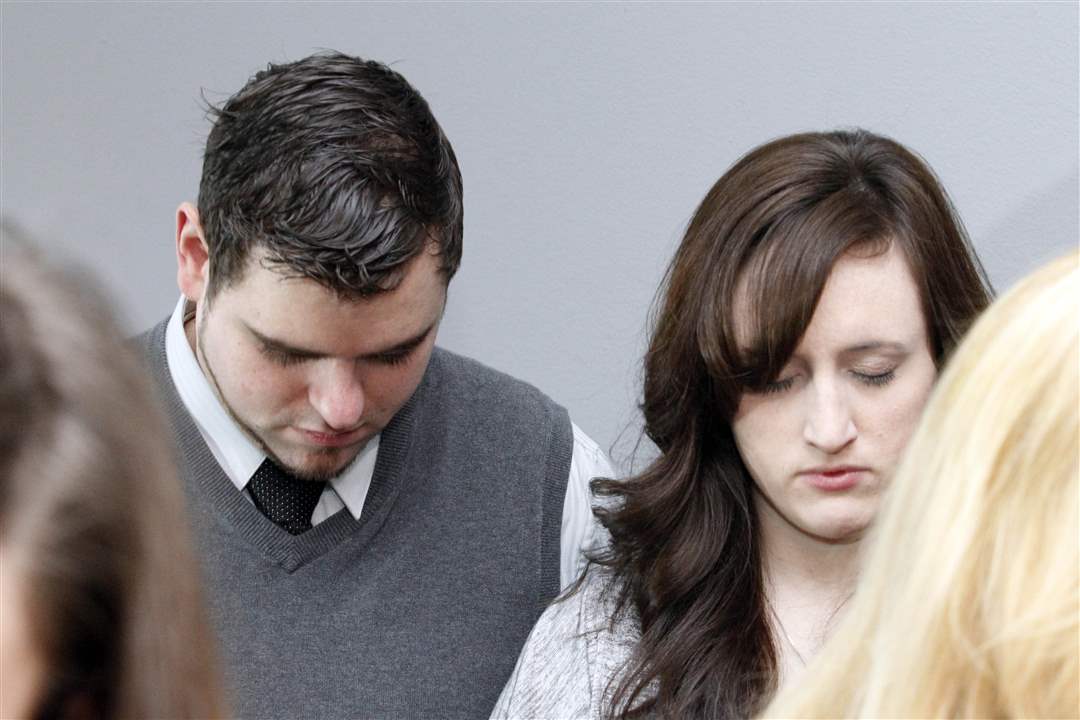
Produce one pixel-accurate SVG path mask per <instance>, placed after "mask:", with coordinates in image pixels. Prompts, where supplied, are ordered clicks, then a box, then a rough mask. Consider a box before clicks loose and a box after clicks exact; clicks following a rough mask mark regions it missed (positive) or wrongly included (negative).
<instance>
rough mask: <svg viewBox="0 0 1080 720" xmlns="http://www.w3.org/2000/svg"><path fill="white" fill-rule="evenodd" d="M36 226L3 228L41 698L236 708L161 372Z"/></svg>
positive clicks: (103, 706)
mask: <svg viewBox="0 0 1080 720" xmlns="http://www.w3.org/2000/svg"><path fill="white" fill-rule="evenodd" d="M24 242H25V241H23V240H21V239H20V238H17V233H16V232H15V231H14V230H13V229H12V228H11V227H10V226H8V225H6V224H4V225H3V226H2V228H0V246H2V247H3V253H4V259H3V266H2V268H0V546H2V547H3V549H4V558H5V563H10V565H8V566H7V567H6V568H5V570H7V571H10V573H11V575H13V576H15V577H17V578H18V580H19V582H18V586H19V587H20V588H21V589H22V593H21V594H22V595H23V597H22V601H21V603H20V604H21V606H22V607H23V608H24V610H25V612H26V614H27V616H28V617H26V618H25V619H26V622H27V623H28V625H29V635H30V639H31V641H32V643H33V645H34V646H35V649H36V651H37V652H38V653H39V654H40V658H41V660H42V661H43V665H44V668H45V677H44V678H43V682H42V685H43V687H41V688H40V691H39V692H37V693H36V702H35V705H34V708H33V709H32V712H33V713H34V716H35V717H39V718H73V717H78V718H106V717H146V718H149V717H155V718H195V717H200V718H205V717H222V716H224V715H225V714H226V710H225V708H224V705H223V700H222V693H221V689H220V681H219V673H218V670H219V669H218V666H217V662H216V648H215V645H214V643H215V641H214V639H213V637H212V636H211V633H210V630H209V626H208V624H207V618H206V616H205V611H204V608H203V600H202V593H201V590H200V587H199V578H198V574H197V569H196V565H195V561H194V558H193V554H192V550H191V541H190V538H189V535H188V528H187V520H186V508H185V503H184V498H183V493H182V490H181V487H180V485H179V483H178V480H177V478H176V474H175V470H174V469H173V466H172V463H171V457H170V454H169V451H168V449H167V445H166V443H165V440H164V438H165V437H166V435H165V433H164V426H163V422H162V420H161V418H160V417H159V413H158V410H157V408H156V407H155V405H154V404H153V401H152V400H151V398H152V393H151V390H150V387H149V384H148V381H147V379H146V378H144V376H143V373H142V372H141V368H140V367H139V366H138V364H137V361H136V360H135V358H134V357H133V356H132V355H130V354H129V352H128V350H127V347H126V344H125V342H124V340H123V338H122V337H121V336H120V334H119V332H118V331H117V329H116V327H115V326H114V325H113V323H112V321H111V320H110V317H111V313H110V312H109V310H108V308H107V307H105V305H104V303H103V302H101V300H100V299H99V297H98V295H97V293H95V292H94V291H93V290H91V289H89V288H87V287H84V285H83V284H80V283H78V282H76V281H75V280H73V278H71V277H69V276H66V275H61V274H59V273H57V272H56V271H54V270H51V269H49V268H47V267H46V266H45V265H43V264H42V263H41V262H40V261H39V260H38V259H37V258H35V257H33V256H32V254H31V252H30V251H29V250H28V249H27V248H26V247H25V245H24ZM9 610H10V609H9Z"/></svg>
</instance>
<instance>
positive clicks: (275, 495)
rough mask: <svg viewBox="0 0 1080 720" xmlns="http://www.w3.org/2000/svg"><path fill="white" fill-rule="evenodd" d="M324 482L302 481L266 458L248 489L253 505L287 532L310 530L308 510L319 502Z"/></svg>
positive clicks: (313, 510) (252, 478)
mask: <svg viewBox="0 0 1080 720" xmlns="http://www.w3.org/2000/svg"><path fill="white" fill-rule="evenodd" d="M324 487H326V483H324V482H313V481H311V480H301V479H300V478H298V477H294V476H293V475H290V474H289V473H287V472H285V471H284V470H282V469H281V468H280V467H278V466H277V464H276V463H274V462H273V461H271V460H270V458H267V459H265V460H263V463H262V465H260V466H259V469H258V470H256V471H255V474H254V475H252V476H251V482H249V483H248V489H249V490H251V497H252V498H253V499H254V500H255V507H257V508H259V510H261V511H262V514H263V515H265V516H266V517H268V518H270V519H271V520H273V521H274V523H276V524H277V525H278V527H280V528H282V529H283V530H285V531H286V532H288V533H289V534H290V535H299V534H300V533H302V532H304V531H306V530H310V529H311V513H313V512H315V506H316V505H318V504H319V497H320V496H321V495H322V492H323V488H324Z"/></svg>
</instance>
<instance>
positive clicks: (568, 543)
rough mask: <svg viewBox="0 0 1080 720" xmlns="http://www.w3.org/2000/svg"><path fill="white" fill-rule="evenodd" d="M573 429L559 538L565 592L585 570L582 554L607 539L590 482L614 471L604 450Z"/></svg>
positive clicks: (611, 475)
mask: <svg viewBox="0 0 1080 720" xmlns="http://www.w3.org/2000/svg"><path fill="white" fill-rule="evenodd" d="M571 424H572V423H571ZM572 425H573V424H572ZM573 429H574V449H573V455H572V457H571V459H570V477H569V478H568V479H567V482H566V500H565V501H564V502H563V515H562V533H561V536H560V541H561V544H560V556H559V580H560V585H561V587H562V589H564V590H565V589H566V588H567V587H568V586H569V585H570V584H571V583H573V582H574V581H575V580H577V578H578V576H579V575H580V574H581V573H582V571H583V570H584V569H585V565H586V562H587V561H586V559H585V551H586V550H594V549H597V548H600V547H602V546H603V545H605V544H607V540H608V534H607V531H606V530H605V529H604V527H603V526H602V525H601V524H600V523H599V522H598V521H597V520H596V518H595V517H594V516H593V513H592V494H591V493H590V491H589V482H590V481H591V480H592V479H593V478H595V477H605V478H613V477H615V470H614V468H612V466H611V461H610V460H609V459H608V457H607V455H606V454H605V453H604V451H603V450H601V449H600V447H599V446H598V445H597V444H596V443H595V442H594V441H593V440H592V438H590V437H589V436H588V435H586V434H585V433H584V432H582V430H581V428H579V427H578V426H577V425H573Z"/></svg>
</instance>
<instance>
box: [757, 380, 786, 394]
mask: <svg viewBox="0 0 1080 720" xmlns="http://www.w3.org/2000/svg"><path fill="white" fill-rule="evenodd" d="M793 384H795V378H794V377H789V378H786V379H784V380H774V381H773V382H770V383H765V384H764V385H762V386H761V389H760V390H759V392H760V393H762V394H763V395H772V394H775V393H782V392H784V391H785V390H788V389H789V388H791V386H792V385H793Z"/></svg>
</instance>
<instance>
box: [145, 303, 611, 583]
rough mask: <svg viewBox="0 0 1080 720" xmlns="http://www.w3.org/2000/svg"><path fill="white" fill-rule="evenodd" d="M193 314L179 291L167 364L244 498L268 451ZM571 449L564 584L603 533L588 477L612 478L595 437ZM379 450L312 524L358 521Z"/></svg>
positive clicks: (370, 446) (352, 469) (368, 452)
mask: <svg viewBox="0 0 1080 720" xmlns="http://www.w3.org/2000/svg"><path fill="white" fill-rule="evenodd" d="M192 313H194V305H193V304H192V303H189V302H188V301H187V299H186V298H185V297H183V296H181V297H180V300H179V301H178V302H177V303H176V309H175V310H174V311H173V314H172V317H170V318H169V325H168V328H167V329H166V331H165V356H166V358H167V359H168V363H169V373H170V375H172V380H173V384H174V385H175V386H176V392H177V393H178V394H179V395H180V399H181V400H182V401H183V403H184V407H185V408H187V411H188V413H189V414H190V415H191V417H192V419H194V421H195V425H196V426H197V427H198V428H199V432H200V433H201V434H202V437H203V440H205V441H206V444H207V446H208V447H209V448H210V451H211V452H212V453H213V454H214V459H216V460H217V462H218V464H219V465H220V466H221V468H222V469H223V470H224V471H225V474H226V475H227V476H228V477H229V479H230V480H232V481H233V484H234V485H236V487H237V489H239V490H240V491H242V492H243V493H244V495H245V496H246V497H248V499H249V500H250V499H251V496H250V494H249V493H248V491H247V490H246V487H247V484H248V481H249V480H250V479H251V476H252V475H253V474H254V473H255V470H256V469H257V468H258V467H259V465H261V464H262V462H263V461H264V460H265V459H266V453H264V452H263V451H262V449H260V448H259V447H258V446H256V445H255V443H253V442H252V441H251V439H250V438H249V437H248V436H247V435H246V434H245V433H244V431H243V430H241V429H240V428H239V427H238V426H237V425H236V423H235V422H234V421H233V419H232V418H231V417H230V416H229V413H228V412H226V410H225V408H224V407H223V406H222V405H221V401H220V400H218V397H217V395H216V394H215V393H214V390H213V388H211V387H210V383H209V382H208V381H207V380H206V377H205V376H204V375H203V372H202V368H200V367H199V363H198V360H196V359H195V353H194V352H193V351H192V349H191V346H190V345H189V344H188V341H187V335H185V333H184V322H185V321H186V320H187V319H188V318H189V317H190V316H191V314H192ZM571 425H572V426H573V430H574V450H573V455H572V457H571V460H570V476H569V478H568V480H567V483H566V500H565V502H564V503H563V515H562V532H561V535H560V540H561V542H560V556H559V560H560V562H559V577H560V580H561V585H562V587H564V588H565V587H566V586H567V585H569V584H570V583H571V582H573V581H574V580H576V579H577V576H578V575H579V574H580V572H581V570H582V569H584V567H585V557H584V555H583V554H582V551H584V550H587V549H589V548H593V547H596V546H597V545H599V544H600V543H602V542H604V541H605V539H606V537H607V534H606V532H605V531H604V529H603V527H601V526H600V524H599V523H598V522H596V519H595V518H594V517H593V514H592V509H591V507H590V505H591V502H590V493H589V481H590V480H592V479H593V478H594V477H609V478H610V477H614V476H615V474H614V470H613V469H612V467H611V462H610V461H609V460H608V458H607V456H606V455H605V454H604V452H603V450H601V449H600V448H599V447H598V446H597V444H596V443H595V442H593V441H592V439H591V438H589V436H588V435H586V434H585V433H584V432H582V431H581V428H579V427H578V426H577V425H573V423H571ZM378 451H379V436H378V435H376V436H374V437H373V438H371V439H370V440H369V441H368V442H367V445H365V446H364V449H363V450H361V451H360V454H359V456H357V459H356V462H354V463H353V464H352V465H350V466H349V469H348V470H347V471H345V472H344V473H342V474H341V475H339V476H338V477H336V478H334V479H332V480H331V481H330V482H329V483H327V486H326V489H325V490H324V491H323V494H322V496H321V497H320V498H319V504H318V505H316V506H315V512H313V513H312V515H311V523H312V525H318V524H319V523H320V522H322V521H323V520H325V519H327V518H328V517H330V516H331V515H333V514H334V513H336V512H337V511H338V510H340V509H341V508H343V507H345V508H348V510H349V513H350V514H352V516H353V517H354V518H355V519H357V520H359V519H360V512H361V510H363V509H364V500H365V499H366V498H367V492H368V488H369V487H370V486H371V476H372V474H373V473H374V472H375V458H376V456H377V455H378Z"/></svg>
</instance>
